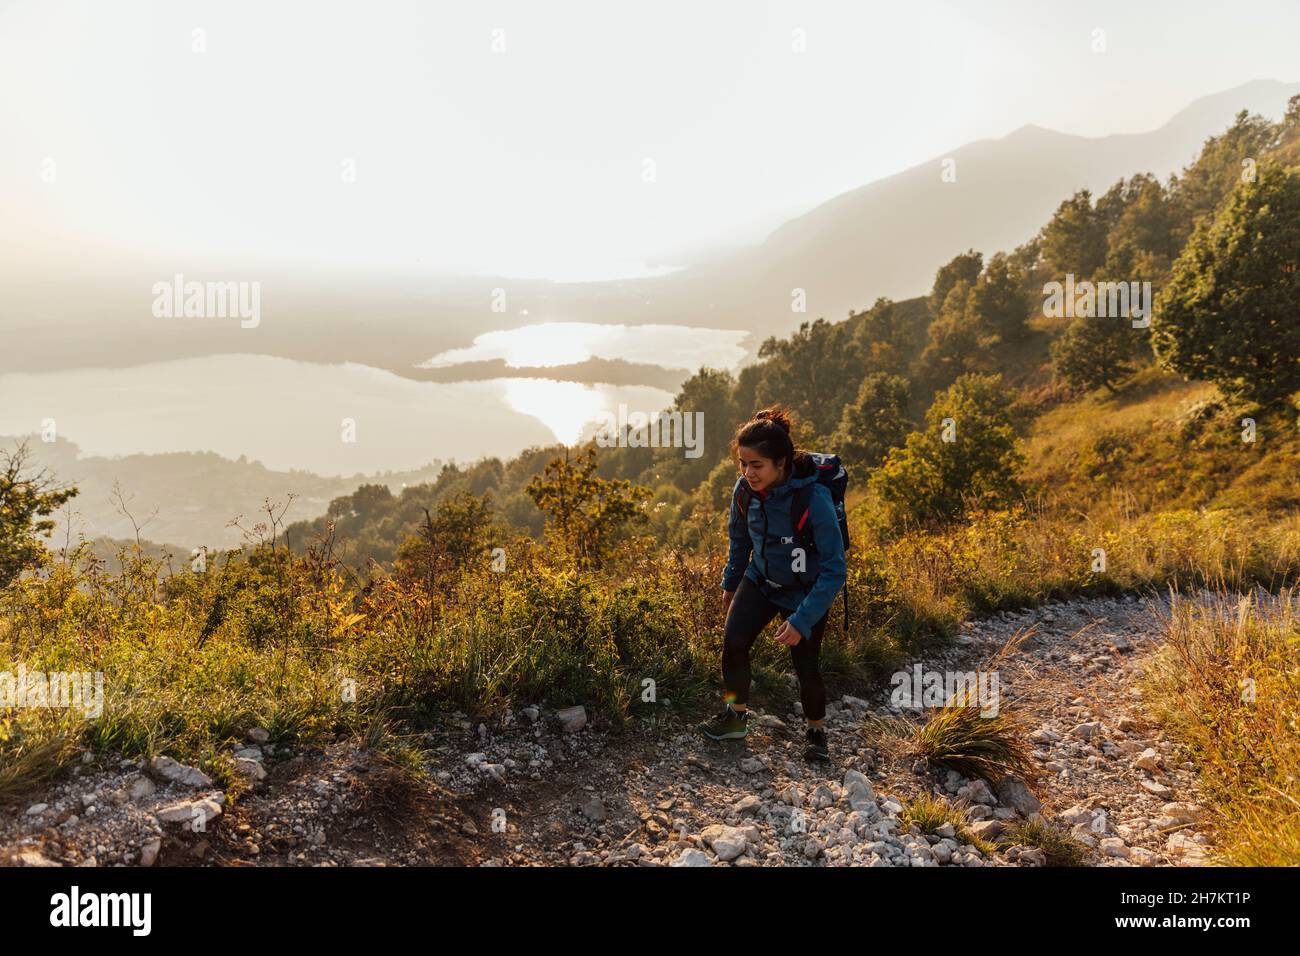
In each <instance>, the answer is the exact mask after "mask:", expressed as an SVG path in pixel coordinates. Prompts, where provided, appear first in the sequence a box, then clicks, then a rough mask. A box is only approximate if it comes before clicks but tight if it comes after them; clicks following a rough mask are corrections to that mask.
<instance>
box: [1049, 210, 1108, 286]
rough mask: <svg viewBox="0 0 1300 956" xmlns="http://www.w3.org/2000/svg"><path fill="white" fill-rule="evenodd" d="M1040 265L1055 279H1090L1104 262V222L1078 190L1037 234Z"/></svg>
mask: <svg viewBox="0 0 1300 956" xmlns="http://www.w3.org/2000/svg"><path fill="white" fill-rule="evenodd" d="M1041 239H1042V245H1041V250H1042V256H1043V262H1044V264H1045V265H1046V266H1047V268H1048V270H1049V271H1050V272H1051V273H1052V274H1053V275H1054V276H1057V277H1064V276H1065V275H1067V274H1072V275H1074V277H1075V278H1076V279H1084V278H1091V277H1092V275H1093V273H1095V272H1096V271H1097V270H1098V269H1100V268H1101V266H1102V264H1103V263H1104V262H1105V261H1106V221H1105V219H1104V218H1103V217H1102V215H1101V214H1100V213H1099V212H1098V211H1097V210H1096V209H1095V208H1094V207H1093V205H1092V193H1090V192H1089V191H1088V190H1086V189H1081V190H1079V191H1078V192H1077V193H1075V194H1074V195H1073V196H1071V197H1070V198H1069V199H1067V200H1065V202H1063V203H1061V205H1060V206H1058V207H1057V208H1056V212H1055V213H1054V214H1053V215H1052V218H1051V219H1050V220H1049V221H1048V223H1047V225H1046V226H1044V227H1043V231H1042V233H1041Z"/></svg>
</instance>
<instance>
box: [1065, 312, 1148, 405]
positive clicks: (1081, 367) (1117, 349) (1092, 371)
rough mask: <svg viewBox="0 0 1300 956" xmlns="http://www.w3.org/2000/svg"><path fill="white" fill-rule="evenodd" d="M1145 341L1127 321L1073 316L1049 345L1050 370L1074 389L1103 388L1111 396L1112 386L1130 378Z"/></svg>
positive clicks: (1112, 318)
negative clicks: (1052, 369) (1133, 362)
mask: <svg viewBox="0 0 1300 956" xmlns="http://www.w3.org/2000/svg"><path fill="white" fill-rule="evenodd" d="M1145 340H1146V338H1145V335H1143V334H1142V333H1141V332H1140V331H1139V330H1137V329H1134V328H1133V327H1132V324H1131V323H1130V321H1129V320H1128V319H1125V318H1122V317H1120V318H1117V317H1116V316H1113V315H1111V316H1077V317H1076V318H1074V319H1071V320H1070V324H1069V325H1068V326H1066V329H1065V331H1064V332H1062V333H1061V335H1060V336H1059V337H1058V338H1057V339H1056V340H1055V341H1053V342H1052V347H1051V351H1052V366H1053V368H1055V370H1056V374H1057V375H1059V376H1061V378H1063V379H1065V381H1066V382H1068V383H1069V384H1070V385H1072V386H1074V387H1075V388H1096V387H1098V386H1104V387H1105V388H1106V390H1107V391H1108V392H1110V393H1111V394H1112V395H1113V394H1115V393H1116V392H1117V391H1118V389H1116V388H1115V383H1116V382H1118V381H1119V380H1120V379H1122V378H1124V377H1126V376H1128V375H1130V374H1132V372H1133V364H1132V360H1133V359H1134V358H1135V357H1136V356H1137V355H1138V354H1139V352H1140V350H1141V346H1142V344H1143V342H1145Z"/></svg>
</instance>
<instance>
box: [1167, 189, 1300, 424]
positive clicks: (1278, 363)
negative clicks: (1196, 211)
mask: <svg viewBox="0 0 1300 956" xmlns="http://www.w3.org/2000/svg"><path fill="white" fill-rule="evenodd" d="M1298 312H1300V170H1286V169H1283V168H1282V167H1281V166H1278V165H1276V164H1273V163H1265V164H1261V166H1260V167H1259V175H1258V177H1257V178H1256V180H1255V182H1242V183H1239V184H1238V185H1237V187H1236V188H1235V189H1234V190H1233V192H1232V194H1231V195H1230V197H1229V199H1228V202H1227V205H1226V206H1225V207H1224V209H1223V210H1222V211H1221V212H1220V213H1219V215H1218V216H1217V217H1216V218H1215V219H1214V220H1212V221H1210V220H1206V221H1204V222H1203V223H1202V224H1201V225H1200V226H1198V227H1197V229H1196V232H1195V233H1194V234H1193V235H1192V238H1191V240H1189V242H1188V244H1187V247H1186V248H1185V249H1184V250H1183V252H1182V254H1181V255H1180V256H1179V257H1178V260H1177V261H1176V262H1175V263H1174V268H1173V274H1172V276H1171V277H1170V281H1169V284H1168V285H1167V286H1166V287H1165V288H1164V289H1163V290H1162V291H1161V293H1160V295H1159V296H1158V297H1157V299H1156V307H1155V312H1154V314H1153V316H1152V321H1151V333H1152V343H1153V345H1154V347H1155V350H1156V355H1157V357H1158V358H1159V360H1160V362H1161V363H1162V364H1163V365H1164V366H1166V367H1167V368H1171V369H1174V370H1175V371H1178V372H1181V373H1182V374H1183V375H1185V376H1188V377H1190V378H1198V379H1208V380H1210V381H1213V382H1215V383H1217V384H1218V385H1219V387H1220V389H1222V391H1223V392H1224V394H1225V395H1228V396H1229V397H1232V398H1236V399H1240V400H1244V401H1250V402H1257V403H1259V404H1265V405H1266V404H1269V403H1272V402H1276V401H1279V400H1281V399H1283V398H1285V397H1286V396H1288V395H1290V394H1291V393H1292V392H1295V391H1296V390H1298V389H1300V322H1297V321H1296V316H1297V313H1298Z"/></svg>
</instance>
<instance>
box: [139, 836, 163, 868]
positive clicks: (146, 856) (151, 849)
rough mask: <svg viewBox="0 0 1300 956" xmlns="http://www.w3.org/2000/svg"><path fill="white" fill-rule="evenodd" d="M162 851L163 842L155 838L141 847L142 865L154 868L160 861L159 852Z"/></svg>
mask: <svg viewBox="0 0 1300 956" xmlns="http://www.w3.org/2000/svg"><path fill="white" fill-rule="evenodd" d="M161 849H162V840H161V839H160V838H159V837H154V838H153V839H152V840H150V841H148V842H147V843H145V845H144V846H142V847H140V865H141V866H153V865H154V863H156V862H157V860H158V851H159V850H161Z"/></svg>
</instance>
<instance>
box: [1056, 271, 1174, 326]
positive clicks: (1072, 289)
mask: <svg viewBox="0 0 1300 956" xmlns="http://www.w3.org/2000/svg"><path fill="white" fill-rule="evenodd" d="M1043 295H1044V296H1046V297H1047V298H1045V299H1044V300H1043V315H1044V316H1045V317H1047V318H1049V319H1060V318H1071V319H1072V318H1074V317H1075V316H1079V317H1081V318H1085V319H1093V318H1103V319H1104V318H1107V317H1112V316H1113V317H1120V318H1126V319H1127V318H1129V317H1133V322H1132V325H1133V328H1135V329H1145V328H1147V326H1149V325H1150V324H1151V283H1150V282H1088V281H1086V280H1085V281H1084V282H1080V283H1078V284H1076V283H1075V281H1074V273H1073V272H1070V273H1067V274H1066V276H1065V282H1064V283H1061V282H1047V283H1044V284H1043Z"/></svg>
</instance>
